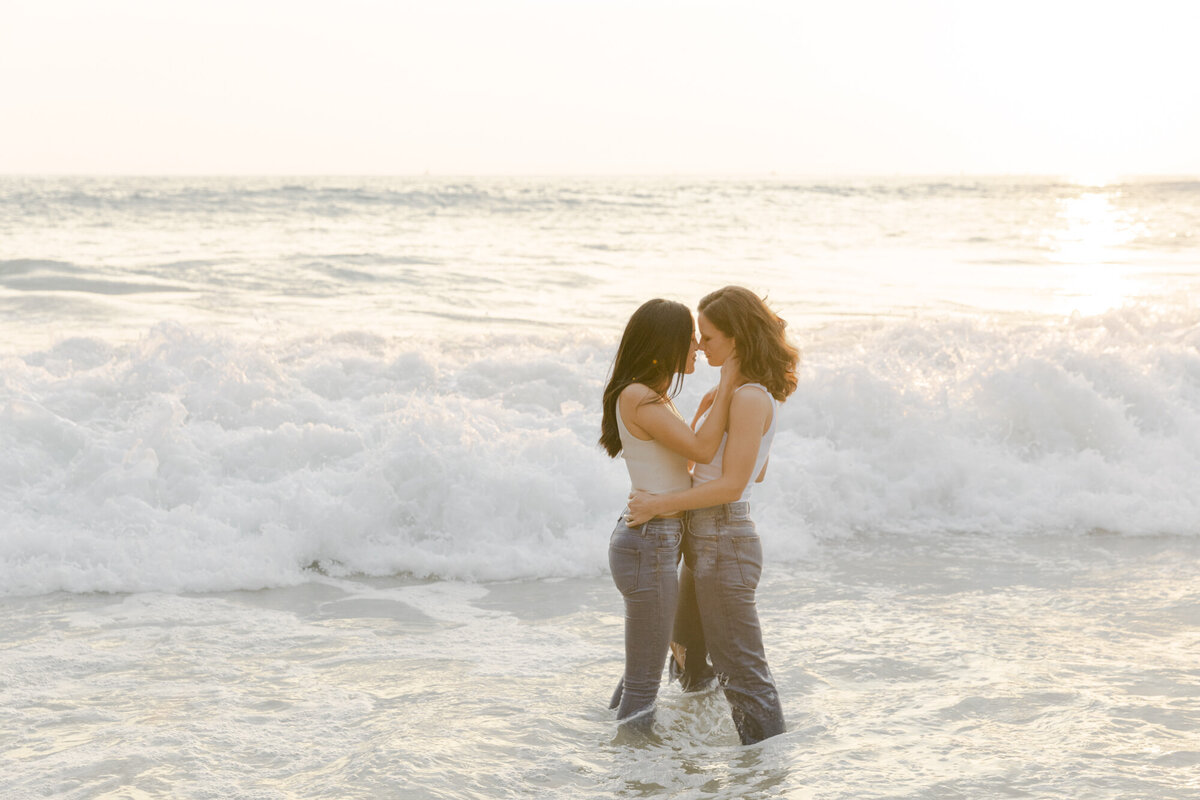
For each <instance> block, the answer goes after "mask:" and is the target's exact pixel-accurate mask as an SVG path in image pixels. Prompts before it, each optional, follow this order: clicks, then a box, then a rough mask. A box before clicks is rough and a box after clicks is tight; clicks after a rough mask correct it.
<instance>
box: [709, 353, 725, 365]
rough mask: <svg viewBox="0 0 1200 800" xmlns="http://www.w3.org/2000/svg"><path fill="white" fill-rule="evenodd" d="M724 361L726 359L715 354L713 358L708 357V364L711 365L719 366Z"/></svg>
mask: <svg viewBox="0 0 1200 800" xmlns="http://www.w3.org/2000/svg"><path fill="white" fill-rule="evenodd" d="M706 358H708V357H707V356H706ZM724 363H725V359H723V358H717V357H716V356H713V357H712V358H708V365H709V366H710V367H719V366H721V365H722V364H724Z"/></svg>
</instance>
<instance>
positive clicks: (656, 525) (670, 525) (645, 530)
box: [617, 508, 684, 536]
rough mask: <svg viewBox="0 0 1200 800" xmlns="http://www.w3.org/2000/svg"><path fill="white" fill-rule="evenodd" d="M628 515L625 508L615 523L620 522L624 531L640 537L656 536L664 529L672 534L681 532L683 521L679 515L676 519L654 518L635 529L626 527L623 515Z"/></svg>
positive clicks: (627, 510)
mask: <svg viewBox="0 0 1200 800" xmlns="http://www.w3.org/2000/svg"><path fill="white" fill-rule="evenodd" d="M628 513H629V509H628V508H627V509H625V511H624V512H622V514H621V516H620V518H619V519H618V520H617V521H618V522H620V523H621V524H622V525H624V526H625V528H626V530H629V531H632V532H633V533H636V534H639V535H641V536H650V535H653V534H656V533H658V532H660V531H662V530H664V529H666V530H669V531H672V532H674V531H682V530H683V522H684V520H683V516H682V515H680V516H678V517H655V518H654V519H652V520H650V521H649V522H643V523H642V524H641V525H638V526H637V527H636V528H635V527H631V526H630V525H628V524H627V523H626V522H625V515H626V514H628Z"/></svg>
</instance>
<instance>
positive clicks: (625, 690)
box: [608, 517, 683, 726]
mask: <svg viewBox="0 0 1200 800" xmlns="http://www.w3.org/2000/svg"><path fill="white" fill-rule="evenodd" d="M682 538H683V520H682V519H652V520H650V521H649V522H647V523H646V524H645V525H642V526H640V527H637V528H630V527H629V526H627V525H626V524H625V521H624V517H622V519H620V520H618V521H617V527H616V529H615V530H613V533H612V538H611V539H610V540H609V544H608V566H609V569H610V570H611V571H612V576H613V583H615V584H616V585H617V589H619V590H620V592H621V594H622V595H623V596H624V597H625V675H624V677H623V678H622V679H621V683H620V684H619V685H618V686H617V691H616V693H615V694H614V695H613V707H614V708H616V709H617V719H628V718H629V717H634V716H638V715H640V714H643V713H644V712H650V711H652V709H653V708H654V700H655V698H657V697H658V686H659V684H660V683H661V682H662V672H663V665H664V664H665V663H666V660H667V648H668V646H669V644H670V639H671V623H672V620H673V619H674V616H675V599H676V596H677V592H678V579H677V577H676V573H675V569H676V566H677V565H678V564H679V543H680V540H681V539H682ZM652 721H653V714H651V713H645V716H644V717H643V718H640V720H639V722H640V723H641V724H642V725H645V726H649V725H650V723H651V722H652Z"/></svg>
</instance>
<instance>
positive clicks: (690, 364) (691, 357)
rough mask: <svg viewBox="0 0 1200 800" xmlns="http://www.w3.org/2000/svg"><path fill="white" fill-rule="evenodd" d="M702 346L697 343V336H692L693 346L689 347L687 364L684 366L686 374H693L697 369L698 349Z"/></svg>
mask: <svg viewBox="0 0 1200 800" xmlns="http://www.w3.org/2000/svg"><path fill="white" fill-rule="evenodd" d="M699 349H700V346H699V345H698V344H697V343H696V337H695V336H694V335H693V336H692V346H691V347H689V348H688V356H687V365H686V366H685V367H684V368H683V374H684V375H691V374H692V373H693V372H695V371H696V351H697V350H699Z"/></svg>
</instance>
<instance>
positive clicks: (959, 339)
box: [0, 306, 1200, 594]
mask: <svg viewBox="0 0 1200 800" xmlns="http://www.w3.org/2000/svg"><path fill="white" fill-rule="evenodd" d="M802 335H803V337H804V338H803V339H802V341H801V344H802V345H803V347H804V350H805V363H804V366H803V370H802V373H801V382H800V388H799V390H798V391H797V393H796V395H795V396H794V397H793V399H792V400H790V401H789V402H788V403H787V404H786V405H785V406H784V407H783V408H784V410H783V412H782V416H781V420H780V421H781V428H780V433H779V436H778V439H777V441H776V447H775V450H774V452H773V454H772V458H771V464H770V467H769V470H770V476H769V480H768V481H767V483H765V484H763V485H762V486H760V487H758V488H757V489H756V492H755V498H756V503H757V504H758V507H759V511H758V512H756V516H757V517H758V519H759V520H760V525H761V528H762V531H763V535H764V540H765V541H766V543H767V552H768V557H769V558H774V559H787V558H793V557H796V556H797V555H799V554H801V553H803V552H804V551H805V549H806V548H808V547H810V546H811V545H812V543H813V542H814V541H816V540H819V539H821V538H825V537H840V536H847V535H852V534H854V533H856V532H875V533H880V534H885V535H886V534H888V533H913V532H918V533H919V532H930V533H935V534H936V533H944V532H961V533H967V534H974V535H984V536H997V535H1006V534H1013V533H1030V532H1033V533H1039V534H1044V535H1047V536H1062V535H1077V534H1081V533H1089V532H1094V531H1108V532H1114V533H1118V534H1125V535H1153V534H1176V535H1194V534H1196V533H1197V532H1198V531H1200V493H1197V492H1196V491H1195V487H1196V486H1197V485H1200V349H1198V348H1200V312H1198V311H1196V310H1194V309H1191V308H1185V307H1180V308H1176V309H1173V310H1166V311H1165V310H1163V309H1161V308H1151V307H1140V306H1132V307H1127V308H1125V309H1123V310H1120V311H1114V312H1110V313H1108V314H1106V315H1102V316H1099V317H1090V318H1077V319H1075V320H1073V321H1071V322H1069V323H1063V324H1061V325H1035V324H1029V325H1020V324H1014V323H1011V322H1006V323H1003V324H1001V323H992V322H987V321H978V320H977V321H965V320H960V321H940V322H918V321H913V322H900V323H897V322H882V321H880V322H869V323H863V322H860V323H847V324H842V325H831V326H827V327H824V328H822V329H820V330H817V331H812V332H807V333H803V334H802ZM439 347H440V348H441V349H438V348H439ZM612 348H613V342H611V341H608V340H607V338H604V337H599V336H596V335H591V334H589V335H582V336H578V337H573V336H559V337H557V338H555V337H540V338H537V337H526V336H517V335H513V336H511V337H510V338H507V339H499V340H493V341H491V342H489V344H488V346H487V347H472V346H470V345H468V344H464V343H463V342H457V343H446V344H443V345H434V346H427V347H422V348H418V347H416V346H415V345H414V344H413V343H411V342H406V341H405V340H398V339H387V338H383V337H379V336H375V335H373V334H366V333H363V334H340V335H337V336H333V337H311V338H304V339H294V340H290V341H284V342H274V343H270V344H265V345H264V344H261V343H257V342H252V341H249V340H243V339H235V338H228V337H222V336H216V335H212V334H210V333H208V332H205V331H201V330H196V329H190V328H186V327H182V326H179V325H174V324H164V325H160V326H158V327H156V328H154V329H153V330H151V331H149V332H148V333H147V334H146V335H145V336H144V337H142V339H141V340H140V341H139V342H137V343H136V344H135V345H132V346H125V345H121V346H113V345H110V344H107V343H105V342H104V341H101V340H98V339H92V338H73V339H67V340H64V341H62V342H60V343H59V344H57V345H56V346H54V347H53V348H51V349H48V350H44V351H39V352H32V353H25V354H22V355H9V356H7V357H4V358H3V359H2V360H0V504H2V507H0V526H2V527H3V535H2V536H0V591H2V592H4V593H7V594H34V593H43V592H49V591H55V590H67V591H74V592H82V591H135V590H162V591H180V590H198V591H203V590H226V589H235V588H259V587H266V586H278V585H287V584H291V583H295V582H298V581H302V580H304V578H305V575H306V570H308V569H312V568H318V569H322V570H326V571H329V572H334V573H343V574H344V573H365V574H396V573H411V574H414V575H417V576H439V577H444V578H455V579H465V580H488V579H509V578H522V577H551V576H569V575H586V574H600V573H602V572H603V571H604V569H605V566H604V565H605V543H606V541H607V535H608V533H609V530H610V528H611V524H612V521H613V520H614V519H615V517H616V515H617V513H618V512H619V511H620V507H621V503H622V501H623V498H624V495H625V492H626V490H627V481H626V478H625V473H624V468H623V465H622V464H621V463H620V462H619V461H618V462H613V461H610V460H609V459H607V458H605V457H604V456H603V455H602V454H601V452H600V451H599V449H598V448H597V447H596V445H595V439H596V435H597V426H598V422H599V418H598V409H597V398H598V397H599V394H600V389H601V386H602V383H603V380H604V377H605V372H606V370H607V368H608V362H609V359H610V358H611V354H612ZM713 374H714V373H712V372H711V371H709V370H708V368H706V367H702V368H701V374H700V375H698V376H696V377H695V378H693V379H692V380H691V381H689V383H688V386H687V387H686V389H685V392H684V393H683V395H681V397H680V398H679V399H678V402H679V404H680V406H681V408H682V409H683V410H684V412H685V414H687V413H689V412H690V410H691V409H692V408H694V406H695V402H696V400H697V398H698V397H699V395H700V393H701V392H702V391H703V389H704V388H705V386H704V384H705V383H706V382H707V381H710V380H711V379H712V377H713Z"/></svg>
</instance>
